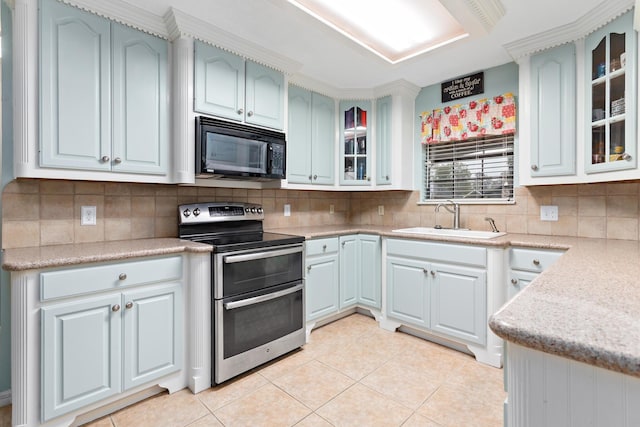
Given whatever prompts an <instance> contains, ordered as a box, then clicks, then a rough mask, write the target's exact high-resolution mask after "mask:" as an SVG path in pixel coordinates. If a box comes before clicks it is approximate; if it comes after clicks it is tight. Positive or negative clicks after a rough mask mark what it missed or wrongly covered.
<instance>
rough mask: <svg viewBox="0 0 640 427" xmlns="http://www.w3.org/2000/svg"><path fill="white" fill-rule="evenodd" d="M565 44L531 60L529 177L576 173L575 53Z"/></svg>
mask: <svg viewBox="0 0 640 427" xmlns="http://www.w3.org/2000/svg"><path fill="white" fill-rule="evenodd" d="M575 49H576V48H575V44H573V43H569V44H565V45H562V46H558V47H556V48H553V49H550V50H547V51H544V52H542V53H539V54H536V55H533V56H532V57H531V170H530V172H531V176H532V177H537V176H555V175H573V174H575V173H576V154H575V153H576V108H577V104H576V52H575Z"/></svg>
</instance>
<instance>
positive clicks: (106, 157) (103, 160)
mask: <svg viewBox="0 0 640 427" xmlns="http://www.w3.org/2000/svg"><path fill="white" fill-rule="evenodd" d="M100 160H101V161H102V163H107V162H108V161H109V160H111V159H109V156H102V158H101V159H100Z"/></svg>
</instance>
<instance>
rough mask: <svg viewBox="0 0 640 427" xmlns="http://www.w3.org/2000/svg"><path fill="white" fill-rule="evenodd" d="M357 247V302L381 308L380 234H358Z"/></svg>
mask: <svg viewBox="0 0 640 427" xmlns="http://www.w3.org/2000/svg"><path fill="white" fill-rule="evenodd" d="M358 248H359V249H360V253H359V257H358V268H359V270H360V280H359V286H358V303H360V304H365V305H368V306H370V307H373V308H381V307H382V298H381V294H382V281H381V279H380V275H381V274H380V271H381V265H380V262H381V261H380V259H381V249H380V236H369V235H364V234H361V235H359V236H358Z"/></svg>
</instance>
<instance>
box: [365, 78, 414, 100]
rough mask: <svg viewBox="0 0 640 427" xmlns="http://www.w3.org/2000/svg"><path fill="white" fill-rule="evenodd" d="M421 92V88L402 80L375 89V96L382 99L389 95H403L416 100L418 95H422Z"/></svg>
mask: <svg viewBox="0 0 640 427" xmlns="http://www.w3.org/2000/svg"><path fill="white" fill-rule="evenodd" d="M421 90H422V88H421V87H419V86H416V85H414V84H413V83H411V82H409V81H407V80H404V79H400V80H396V81H393V82H389V83H387V84H384V85H381V86H377V87H375V88H374V89H373V94H374V96H375V97H376V98H381V97H383V96H387V95H402V96H406V97H410V98H412V99H414V98H415V97H416V96H418V93H420V91H421Z"/></svg>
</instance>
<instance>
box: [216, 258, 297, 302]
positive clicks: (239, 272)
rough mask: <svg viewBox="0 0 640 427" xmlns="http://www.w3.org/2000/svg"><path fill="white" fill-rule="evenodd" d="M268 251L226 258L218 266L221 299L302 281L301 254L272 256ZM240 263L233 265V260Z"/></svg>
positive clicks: (234, 262)
mask: <svg viewBox="0 0 640 427" xmlns="http://www.w3.org/2000/svg"><path fill="white" fill-rule="evenodd" d="M272 253H275V251H274V252H271V254H270V251H269V250H264V251H259V252H254V253H251V254H250V255H248V256H244V258H241V257H242V256H243V255H229V256H225V257H224V261H223V263H222V270H223V273H222V276H223V277H222V283H223V295H224V296H225V297H226V296H231V295H238V294H241V293H245V292H251V291H255V290H259V289H264V288H268V287H270V286H275V285H281V284H284V283H289V282H294V281H299V280H301V279H302V265H303V264H302V252H301V251H297V252H293V253H289V254H284V255H272ZM238 259H242V261H239V262H237V261H236V260H238ZM217 298H220V296H217Z"/></svg>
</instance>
